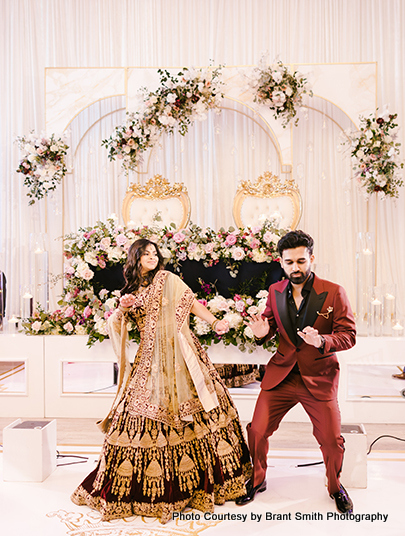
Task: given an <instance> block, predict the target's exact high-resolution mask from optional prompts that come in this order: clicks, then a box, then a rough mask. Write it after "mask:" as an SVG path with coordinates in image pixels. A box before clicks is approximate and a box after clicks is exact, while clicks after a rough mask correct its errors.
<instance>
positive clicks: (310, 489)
mask: <svg viewBox="0 0 405 536" xmlns="http://www.w3.org/2000/svg"><path fill="white" fill-rule="evenodd" d="M59 451H60V452H61V453H64V454H76V455H81V456H85V457H87V458H88V461H86V463H82V464H76V465H65V466H62V465H59V466H58V467H57V469H56V470H55V471H54V472H53V473H52V474H51V475H50V476H49V477H48V478H47V479H46V480H45V481H44V482H42V483H28V482H4V481H3V477H2V475H3V471H2V454H0V475H1V476H0V527H1V534H2V535H5V536H22V535H27V536H62V535H68V536H93V535H94V536H95V535H97V536H101V535H102V536H124V535H125V536H146V535H148V536H160V535H162V536H163V535H166V536H169V535H173V536H174V535H176V536H183V535H184V536H189V535H192V536H193V535H195V536H197V535H200V534H203V535H204V536H216V535H221V536H222V535H223V534H232V535H233V536H242V535H243V536H245V535H246V534H247V533H248V534H249V536H254V535H262V534H263V535H264V534H266V535H267V534H269V533H270V534H275V535H277V536H278V535H279V534H282V535H283V536H318V535H319V536H324V535H325V534H327V535H329V536H340V535H342V536H343V535H344V536H351V535H352V534H353V535H355V536H363V535H364V536H373V535H375V536H377V535H378V536H381V535H384V536H404V534H405V525H404V518H403V515H402V513H403V508H404V498H405V482H404V478H405V452H403V451H402V452H400V451H394V452H393V451H391V452H389V453H388V452H379V451H374V450H373V451H372V452H371V454H370V455H369V456H368V458H367V470H368V485H367V488H366V489H353V488H352V489H348V491H349V492H350V496H351V497H352V499H353V502H354V507H355V509H354V517H353V518H352V519H345V518H342V519H341V518H340V516H339V514H338V512H337V511H336V509H335V506H334V501H332V500H331V499H330V498H329V497H328V495H327V492H326V488H325V477H324V467H323V465H319V466H310V467H297V465H298V464H303V463H310V462H312V461H318V460H319V459H320V452H319V451H302V452H299V451H296V450H288V451H274V450H273V451H271V456H270V457H269V461H268V463H269V469H268V473H267V478H268V488H267V491H265V492H264V493H261V494H259V495H257V496H256V499H255V501H254V502H253V503H251V504H249V505H246V506H244V507H238V506H236V505H235V503H233V502H228V503H226V504H225V505H223V506H218V507H216V508H215V513H214V514H213V515H209V516H207V517H208V518H206V519H205V518H204V514H202V513H201V512H198V511H196V510H188V511H186V512H184V516H186V517H187V519H184V516H183V519H177V520H172V521H170V522H169V523H167V524H166V525H161V524H160V523H159V522H158V521H157V520H156V519H154V518H139V517H132V518H128V519H125V520H116V521H113V522H101V521H100V518H99V515H98V513H97V512H94V511H92V510H90V509H89V508H87V507H78V506H76V505H74V504H73V503H71V501H70V499H69V496H70V493H71V492H72V491H73V490H74V488H75V487H76V486H77V485H78V484H79V483H80V482H81V481H82V479H83V478H84V477H85V476H86V475H87V474H88V473H89V472H90V471H91V470H92V468H93V467H94V465H95V463H96V460H97V457H98V451H99V447H97V448H94V447H82V448H80V449H76V450H75V448H74V447H68V448H64V447H63V446H61V447H59ZM72 461H77V460H75V459H74V458H64V459H59V460H58V464H64V463H69V462H72ZM235 516H239V517H236V518H235Z"/></svg>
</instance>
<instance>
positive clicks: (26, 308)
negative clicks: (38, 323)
mask: <svg viewBox="0 0 405 536" xmlns="http://www.w3.org/2000/svg"><path fill="white" fill-rule="evenodd" d="M33 312H34V296H33V295H32V294H31V292H30V291H29V290H28V289H25V290H24V292H23V293H22V294H21V315H20V316H21V318H24V319H26V318H29V317H31V316H32V314H33Z"/></svg>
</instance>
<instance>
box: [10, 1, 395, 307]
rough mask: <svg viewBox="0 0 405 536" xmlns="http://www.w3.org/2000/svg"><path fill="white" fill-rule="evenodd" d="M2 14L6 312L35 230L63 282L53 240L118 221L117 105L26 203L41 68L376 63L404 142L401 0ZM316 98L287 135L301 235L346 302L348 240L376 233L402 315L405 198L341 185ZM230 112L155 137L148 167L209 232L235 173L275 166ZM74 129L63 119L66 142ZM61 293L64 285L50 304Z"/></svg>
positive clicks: (350, 263)
mask: <svg viewBox="0 0 405 536" xmlns="http://www.w3.org/2000/svg"><path fill="white" fill-rule="evenodd" d="M0 12H1V15H2V16H1V17H0V32H1V34H0V67H1V77H0V95H1V99H0V118H1V121H0V181H1V200H0V210H1V214H0V254H1V257H0V269H1V270H3V271H4V272H5V274H6V276H7V279H8V312H9V313H17V312H18V308H19V294H20V292H21V288H22V287H23V286H24V284H25V282H26V281H27V279H28V277H29V237H30V234H31V233H40V232H45V231H47V233H48V250H49V251H50V267H51V271H52V272H53V273H54V274H58V273H60V272H61V270H62V258H61V242H60V241H55V240H54V239H55V238H56V237H57V236H60V235H61V234H63V233H65V232H71V231H75V230H76V229H77V228H78V227H79V226H82V225H93V224H95V223H96V221H97V220H105V219H106V218H107V216H108V215H109V214H111V212H116V213H120V210H121V203H122V199H123V196H124V192H125V188H126V186H127V183H126V178H125V177H124V176H123V174H122V172H121V170H120V168H119V165H118V164H112V163H111V162H109V161H108V159H107V156H106V150H105V149H104V148H101V147H100V144H99V141H100V139H103V138H105V137H108V136H109V135H110V133H111V130H112V128H113V127H114V126H115V125H116V124H119V123H121V122H122V121H123V118H124V112H123V111H121V112H120V111H117V112H114V110H117V109H119V108H120V102H118V99H119V98H118V97H117V101H116V102H105V103H100V104H98V105H97V106H96V107H94V108H92V109H91V110H88V111H87V119H88V121H90V122H92V121H93V122H95V121H96V119H95V118H96V117H97V116H98V115H100V114H105V115H106V118H105V120H103V121H99V122H97V124H95V125H94V127H92V128H91V129H90V130H89V132H88V134H87V136H86V137H85V138H84V139H83V140H82V142H81V143H80V146H78V147H77V151H76V152H75V156H74V161H73V165H74V171H73V173H71V174H69V175H68V176H67V177H66V181H65V187H64V189H63V192H62V191H58V192H57V193H56V194H55V195H54V196H52V197H51V198H49V199H47V200H46V201H44V200H42V201H40V202H39V203H35V204H34V205H33V206H30V207H29V206H28V198H27V197H26V191H25V188H24V187H23V185H22V182H23V179H22V177H21V176H20V175H18V174H16V173H15V169H16V167H17V165H18V158H19V151H18V148H17V146H16V145H15V144H14V143H13V140H14V138H15V136H17V135H23V134H27V133H29V132H30V131H31V130H34V131H35V132H36V133H40V132H41V131H43V130H44V128H45V93H44V86H45V84H44V74H45V68H46V67H126V66H139V67H156V68H158V67H175V68H177V67H178V68H181V67H183V66H196V67H198V66H207V65H209V64H210V62H213V63H214V64H215V65H219V64H223V65H227V66H232V65H238V66H243V65H254V64H256V63H257V62H258V60H259V58H260V56H261V55H262V53H264V52H268V57H269V58H270V60H272V59H276V58H279V59H281V60H282V61H283V62H284V63H340V62H349V63H355V62H377V66H378V71H377V73H378V76H377V82H378V87H377V90H378V92H377V93H378V102H377V105H378V106H379V107H380V108H382V107H383V105H384V104H387V105H388V106H389V109H390V111H391V112H397V113H398V122H399V124H400V125H401V126H402V130H401V137H400V141H401V143H402V145H404V142H405V128H404V120H405V113H404V112H405V97H404V95H405V91H404V89H405V88H404V76H405V73H404V69H405V61H404V55H405V36H404V33H403V30H402V29H403V28H404V27H405V3H404V2H403V1H401V0H147V1H145V0H0ZM315 104H316V105H315ZM315 104H314V108H316V109H314V110H313V109H310V110H309V111H308V114H307V117H304V116H302V117H300V121H299V126H298V127H295V128H294V129H293V177H294V179H295V180H296V181H297V183H298V185H299V188H300V191H301V195H302V198H303V208H304V210H303V215H302V219H301V222H300V228H302V229H304V230H306V231H307V232H309V233H310V234H312V235H313V236H314V238H315V241H316V250H315V253H316V257H317V263H318V265H319V266H323V268H324V270H325V272H326V273H327V274H328V276H329V277H330V278H331V279H332V280H334V281H336V282H339V283H341V284H343V285H344V286H345V287H346V288H347V290H348V292H349V295H350V298H351V301H352V303H353V305H354V296H355V248H356V235H357V233H358V232H359V231H365V230H367V229H368V230H370V231H375V230H376V229H377V232H378V242H377V283H378V284H380V285H382V284H383V283H393V282H394V283H396V284H397V296H398V308H399V309H400V311H402V313H403V314H405V281H404V279H403V277H402V266H403V265H404V261H405V248H404V245H405V240H404V229H405V195H404V192H403V191H401V194H400V198H399V199H398V200H397V201H394V200H387V201H384V202H380V203H379V204H378V207H376V203H375V200H374V199H373V200H372V201H371V202H370V204H369V206H368V207H367V205H366V203H365V202H364V200H363V198H362V196H361V195H360V194H359V192H358V191H357V189H356V186H355V185H354V184H353V183H352V182H350V180H349V181H348V177H349V176H350V167H351V166H350V162H349V161H348V159H347V158H345V157H344V156H343V155H342V153H340V152H338V150H337V145H338V142H339V135H340V132H341V128H346V127H347V126H349V124H348V122H347V119H346V118H345V117H344V115H343V114H342V115H341V117H340V116H338V117H337V119H338V120H337V121H333V120H331V118H330V114H329V110H328V108H327V107H326V105H324V104H322V103H320V102H317V103H315ZM226 106H227V108H231V109H226V110H224V111H223V112H222V114H221V115H220V116H215V115H214V114H213V115H212V116H211V115H210V116H209V118H208V120H207V121H206V122H205V123H199V124H197V125H195V126H194V127H193V128H192V129H190V132H189V134H188V135H187V136H186V137H185V138H181V137H180V136H179V135H175V136H173V137H170V138H168V139H163V140H162V148H159V149H157V150H156V151H154V153H153V154H152V156H151V160H150V167H149V170H148V171H150V173H148V177H149V176H152V175H153V174H155V173H161V174H162V175H163V176H166V178H168V179H169V180H171V181H172V182H174V181H183V182H184V183H185V184H186V186H187V188H188V189H189V193H190V197H191V200H192V219H193V221H194V222H195V223H197V224H199V225H201V226H210V227H213V228H217V227H220V226H221V225H223V226H228V225H231V224H232V223H233V221H232V213H231V208H232V200H233V196H234V193H235V191H236V186H237V183H238V181H239V180H240V179H241V178H257V176H258V175H259V174H261V173H262V172H263V171H265V170H270V171H272V172H273V173H275V174H278V173H279V172H280V164H279V161H278V157H277V151H276V150H275V148H274V144H273V142H272V140H271V139H270V138H269V137H268V136H266V135H264V134H263V129H261V128H260V125H258V124H254V122H252V121H251V120H250V119H249V118H248V117H246V116H245V115H243V114H241V113H240V110H238V109H235V107H236V108H237V106H236V105H234V104H233V103H228V104H227V105H226ZM323 106H324V108H323ZM232 108H233V109H232ZM110 112H112V113H110ZM335 119H336V118H335ZM80 121H83V117H81V118H78V119H77V121H76V123H74V124H73V123H72V125H71V127H72V142H73V143H76V142H75V140H76V141H77V140H78V139H79V137H80V129H81V128H82V125H80ZM75 136H76V138H75ZM77 143H78V142H77ZM376 217H377V220H378V221H377V225H376V221H375V219H376ZM58 292H60V286H59V287H56V289H55V290H54V291H53V295H52V301H51V307H52V308H54V307H55V306H56V299H57V294H58Z"/></svg>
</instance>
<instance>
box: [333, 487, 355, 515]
mask: <svg viewBox="0 0 405 536" xmlns="http://www.w3.org/2000/svg"><path fill="white" fill-rule="evenodd" d="M331 499H335V502H336V508H337V509H338V510H339V512H341V513H342V514H352V513H353V502H352V500H351V498H350V497H349V494H348V493H347V491H346V490H345V488H344V487H343V486H342V485H340V489H339V491H337V492H336V493H333V494H332V495H331Z"/></svg>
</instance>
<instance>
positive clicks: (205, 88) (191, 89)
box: [102, 68, 224, 170]
mask: <svg viewBox="0 0 405 536" xmlns="http://www.w3.org/2000/svg"><path fill="white" fill-rule="evenodd" d="M158 74H159V76H160V86H159V88H158V89H157V90H156V91H155V92H151V91H148V89H147V88H142V89H141V94H140V97H141V98H142V106H141V109H140V111H137V112H135V113H128V114H127V122H126V124H125V125H123V126H118V127H117V128H116V129H115V133H114V134H113V135H112V136H110V138H108V139H106V140H103V141H102V145H104V146H105V147H106V148H107V149H108V151H109V152H108V156H109V159H110V160H115V158H118V159H119V160H122V164H123V166H124V168H125V169H126V170H128V169H132V170H133V169H135V168H136V166H137V165H138V164H139V163H140V162H142V154H143V152H144V151H145V150H147V149H149V148H151V147H153V146H154V145H155V143H156V142H157V139H158V138H159V136H160V134H161V133H162V132H167V133H172V132H173V131H174V129H175V128H176V127H177V128H178V131H179V132H180V134H181V135H183V136H184V135H185V134H186V132H187V131H188V127H189V125H191V124H192V123H193V122H194V121H196V120H198V121H203V120H204V119H206V117H207V112H208V110H210V109H214V110H216V111H219V106H220V103H221V101H222V99H223V96H224V95H223V93H222V92H221V86H222V82H221V79H220V69H219V68H217V69H213V70H211V69H204V70H203V69H201V70H194V69H187V68H184V69H183V70H182V71H180V72H179V73H177V75H176V76H172V75H171V74H170V73H169V72H168V71H166V70H162V69H159V70H158Z"/></svg>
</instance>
